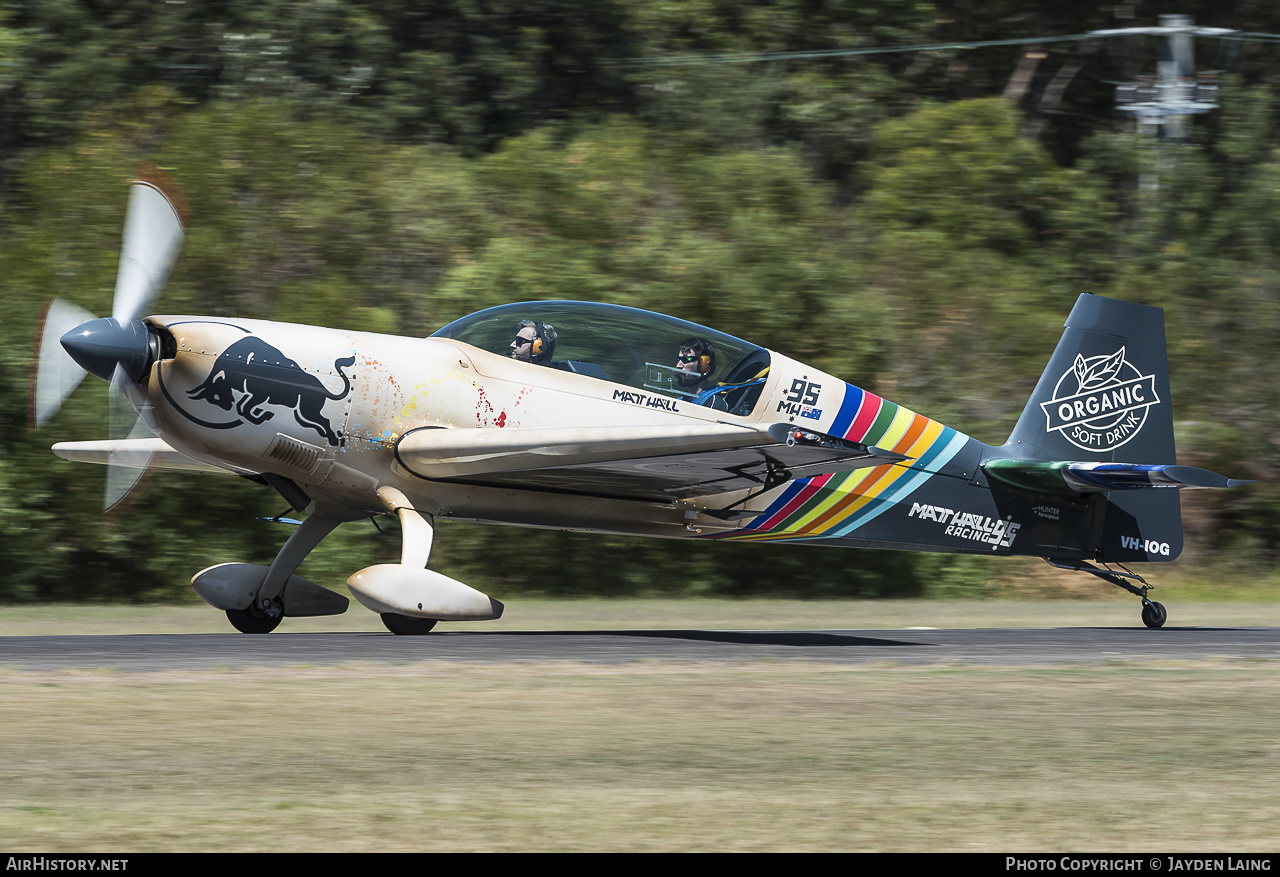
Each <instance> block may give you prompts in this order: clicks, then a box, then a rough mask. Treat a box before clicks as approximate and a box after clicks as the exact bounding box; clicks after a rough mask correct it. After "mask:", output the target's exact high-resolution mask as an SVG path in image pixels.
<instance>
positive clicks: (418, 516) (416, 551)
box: [378, 487, 437, 636]
mask: <svg viewBox="0 0 1280 877" xmlns="http://www.w3.org/2000/svg"><path fill="white" fill-rule="evenodd" d="M378 498H379V499H381V500H382V501H383V503H385V504H386V506H387V508H389V509H393V510H394V511H395V513H396V516H397V517H399V518H400V538H401V542H400V565H401V566H407V567H410V568H411V569H426V568H427V561H429V560H430V559H431V543H432V542H433V541H434V539H435V527H434V526H433V524H432V521H431V516H430V515H424V514H423V513H422V512H420V511H418V510H417V509H413V508H410V503H409V500H408V498H407V497H406V496H405V495H404V494H403V493H401V492H400V491H398V490H396V489H395V488H392V487H380V488H378ZM378 617H379V618H381V619H382V624H383V626H385V627H386V628H387V630H389V631H391V632H392V633H394V634H396V635H397V636H421V635H422V634H424V633H430V632H431V630H432V629H433V628H434V627H435V626H436V623H437V622H436V619H434V618H413V617H411V616H408V615H401V614H399V613H398V612H380V613H378Z"/></svg>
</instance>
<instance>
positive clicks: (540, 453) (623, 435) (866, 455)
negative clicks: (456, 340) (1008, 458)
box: [396, 423, 907, 502]
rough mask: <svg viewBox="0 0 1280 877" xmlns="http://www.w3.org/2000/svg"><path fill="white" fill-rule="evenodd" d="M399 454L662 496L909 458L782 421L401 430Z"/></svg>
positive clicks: (491, 476) (503, 476)
mask: <svg viewBox="0 0 1280 877" xmlns="http://www.w3.org/2000/svg"><path fill="white" fill-rule="evenodd" d="M396 458H397V459H398V460H399V462H400V464H401V465H402V466H403V467H404V468H405V469H407V470H408V471H409V472H411V473H413V474H414V475H417V476H419V477H421V478H428V479H434V480H446V481H463V482H467V483H471V484H487V485H495V486H502V487H518V488H522V489H526V490H527V489H534V490H548V491H557V492H568V493H579V494H588V495H592V496H609V497H622V498H627V499H652V500H658V501H664V502H666V501H671V500H674V499H684V498H687V497H692V496H706V495H710V494H716V493H725V492H728V491H732V490H741V489H743V488H750V487H765V488H769V487H774V486H776V485H778V484H782V483H784V482H786V481H790V480H791V479H793V478H807V477H810V476H814V475H823V474H827V473H831V472H846V471H849V470H851V469H861V468H865V467H869V466H879V465H881V464H884V463H893V462H898V461H900V460H905V459H907V458H906V457H904V456H903V455H902V454H898V453H895V452H893V451H886V450H884V449H882V448H876V447H869V446H867V445H863V444H859V443H857V442H850V441H845V440H844V439H838V438H835V437H834V436H828V435H823V434H821V433H815V432H810V431H808V430H803V429H796V428H795V427H791V426H788V425H787V424H785V423H782V424H774V425H773V426H771V427H768V428H763V429H762V428H756V427H745V426H737V425H734V424H727V423H714V424H703V425H696V426H683V427H667V426H661V427H649V426H643V427H586V428H565V429H521V428H510V429H431V428H426V429H417V430H413V431H411V432H407V433H405V434H404V435H403V436H402V437H401V438H400V440H399V441H398V442H397V443H396Z"/></svg>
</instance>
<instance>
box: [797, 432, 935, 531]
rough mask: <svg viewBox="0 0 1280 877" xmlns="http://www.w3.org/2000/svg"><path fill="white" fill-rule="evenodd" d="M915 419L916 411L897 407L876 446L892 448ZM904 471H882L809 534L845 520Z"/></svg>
mask: <svg viewBox="0 0 1280 877" xmlns="http://www.w3.org/2000/svg"><path fill="white" fill-rule="evenodd" d="M915 419H916V413H915V412H914V411H909V410H907V409H906V408H899V409H898V414H897V416H895V417H894V418H893V423H891V424H889V428H888V429H887V430H885V433H884V435H883V436H882V437H881V439H880V441H878V442H876V447H880V448H892V447H893V446H894V445H896V444H897V443H898V442H900V441H902V439H903V437H904V436H905V435H906V434H907V430H908V429H910V428H911V424H912V423H913V422H914V421H915ZM912 447H915V445H912ZM871 471H872V472H874V471H875V470H874V469H872V470H871ZM905 471H906V470H905V469H901V468H900V469H898V470H897V471H894V470H893V469H890V470H889V471H888V472H886V473H884V475H882V476H881V477H880V480H879V481H877V482H876V483H875V484H873V485H871V487H870V488H869V489H868V491H867V492H866V493H863V494H861V495H860V496H859V497H858V498H857V499H855V500H854V501H853V502H851V503H849V505H848V506H847V507H845V508H843V509H841V510H840V514H838V515H836V516H835V517H833V518H832V519H831V520H829V521H824V522H822V523H821V524H819V525H818V526H817V527H815V528H814V529H813V533H812V534H811V535H814V536H817V535H821V534H822V533H825V532H827V531H828V530H830V529H831V528H832V527H834V526H836V525H838V524H839V523H840V522H841V521H843V520H845V519H846V518H848V517H849V516H850V515H852V514H853V513H854V512H856V511H858V509H860V508H862V507H863V506H865V505H866V504H867V503H869V502H871V500H873V499H875V498H876V497H877V496H879V495H880V494H881V493H883V492H884V490H885V488H887V487H888V486H889V485H891V484H893V483H894V482H895V481H897V480H898V478H899V477H901V475H902V474H903V472H905ZM868 474H869V473H868Z"/></svg>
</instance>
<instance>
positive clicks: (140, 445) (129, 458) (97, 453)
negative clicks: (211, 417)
mask: <svg viewBox="0 0 1280 877" xmlns="http://www.w3.org/2000/svg"><path fill="white" fill-rule="evenodd" d="M53 452H54V453H55V454H57V455H58V456H59V457H61V458H62V459H64V460H70V461H72V462H73V463H98V464H100V465H103V466H127V467H129V468H132V469H178V470H181V471H185V472H221V473H223V474H225V475H230V474H234V473H233V472H232V470H230V469H224V468H222V467H220V466H214V465H212V464H210V463H202V462H200V461H199V460H194V459H192V458H191V457H188V456H187V455H186V454H184V453H182V452H181V451H178V450H175V449H174V448H172V447H170V446H169V445H168V444H167V443H166V442H165V441H164V440H163V439H158V438H145V439H121V440H118V441H96V442H58V443H57V444H56V445H54V446H53Z"/></svg>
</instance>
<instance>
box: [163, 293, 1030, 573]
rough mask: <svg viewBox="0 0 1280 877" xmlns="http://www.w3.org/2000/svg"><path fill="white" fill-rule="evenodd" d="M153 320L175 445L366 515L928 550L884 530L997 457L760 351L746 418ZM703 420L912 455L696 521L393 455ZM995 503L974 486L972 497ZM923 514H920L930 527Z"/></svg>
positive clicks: (404, 353)
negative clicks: (488, 438) (437, 433)
mask: <svg viewBox="0 0 1280 877" xmlns="http://www.w3.org/2000/svg"><path fill="white" fill-rule="evenodd" d="M148 322H149V323H151V324H152V325H154V326H159V327H163V328H165V329H167V330H168V331H169V332H171V333H172V335H173V337H174V339H175V341H176V353H175V355H173V356H172V357H171V358H167V359H162V360H160V361H158V362H156V363H155V364H154V366H153V367H152V369H151V371H150V374H148V375H147V378H146V380H145V381H144V383H143V385H142V387H141V389H142V391H143V392H144V393H145V396H146V399H147V403H148V404H149V405H150V406H151V407H152V411H151V412H148V415H149V417H148V419H149V420H151V421H152V422H153V423H154V424H155V425H156V426H157V427H158V431H159V433H160V435H161V436H162V437H163V438H164V439H165V441H166V442H168V443H169V444H170V445H172V446H173V447H174V448H176V449H177V450H179V451H181V452H183V453H184V454H186V455H188V456H190V457H193V458H195V459H198V460H201V461H204V462H209V463H213V464H216V465H220V466H223V467H225V468H228V469H231V470H232V471H237V472H240V473H242V474H251V473H263V472H270V473H273V474H274V475H277V476H281V477H283V478H287V479H290V480H291V481H293V482H295V483H297V484H298V485H299V486H300V487H301V488H302V489H303V490H304V491H305V492H306V494H307V495H308V496H309V497H311V498H312V499H313V500H315V501H317V502H319V503H321V504H327V505H330V506H335V507H336V506H343V507H346V508H351V509H357V510H365V511H367V512H368V513H369V514H376V513H381V512H383V511H385V509H384V508H383V506H382V505H381V503H380V502H379V501H378V498H377V496H376V493H375V491H376V490H377V488H378V486H379V485H383V484H392V485H394V486H396V487H397V489H400V490H402V491H403V492H404V493H405V494H406V495H407V496H410V497H412V498H413V500H414V502H415V505H416V506H417V507H418V508H420V509H422V510H423V511H425V512H427V513H429V514H432V515H435V516H440V517H448V518H460V519H468V520H477V521H488V522H495V523H509V524H519V525H525V526H541V527H554V528H560V529H577V530H584V531H596V532H613V533H629V534H639V535H651V536H669V537H685V538H695V537H720V538H731V539H745V540H751V541H756V540H777V539H787V540H795V539H799V540H822V541H828V540H837V541H839V542H843V543H845V544H875V545H883V546H885V547H919V546H920V544H921V542H922V541H923V540H918V541H904V540H901V539H900V538H895V531H894V530H893V529H890V528H882V527H876V526H874V524H873V522H875V521H876V520H877V519H879V518H881V517H882V516H883V515H885V514H886V513H890V512H894V511H896V512H898V513H900V514H907V515H909V514H910V509H911V506H912V503H911V502H909V500H910V498H911V497H912V496H914V495H916V494H917V493H918V492H919V490H920V489H921V488H922V487H924V486H925V484H926V483H928V482H929V481H931V480H936V479H935V476H938V475H940V474H941V475H942V478H943V480H944V481H945V482H946V483H948V485H949V486H951V487H953V488H954V487H959V486H961V485H962V484H965V483H967V482H968V481H969V480H972V478H973V475H974V473H975V472H976V469H977V464H978V461H979V458H980V457H981V449H982V448H986V447H987V446H985V445H981V444H980V443H978V442H975V441H974V440H972V439H969V438H968V437H967V436H965V435H963V434H961V433H958V432H956V431H955V430H953V429H951V428H949V427H946V426H944V425H943V424H941V423H938V422H937V421H933V420H930V419H928V418H926V417H923V416H922V415H919V414H916V413H915V412H913V411H910V410H908V409H906V408H903V407H901V406H898V405H896V404H894V403H892V402H890V401H888V400H886V399H883V398H881V397H879V396H876V395H875V394H872V393H869V392H866V391H864V390H862V389H860V388H858V387H856V386H853V385H851V384H847V383H845V382H844V381H842V380H839V379H838V378H835V377H834V376H832V375H829V374H827V373H825V372H822V371H820V370H818V369H815V368H813V367H811V366H808V365H806V364H804V363H801V362H798V361H796V360H793V359H790V358H788V357H786V356H783V355H781V354H778V353H776V352H773V351H762V349H759V348H757V349H756V350H757V351H762V352H763V353H764V361H765V362H767V368H766V370H765V372H764V373H763V374H760V375H753V377H756V378H757V380H758V383H759V385H760V386H759V390H758V398H757V399H756V400H755V402H754V404H753V405H752V406H751V409H750V411H749V412H746V413H734V412H732V411H726V410H719V409H717V408H715V407H711V406H710V405H706V404H694V402H693V401H692V399H691V398H689V397H686V396H681V395H677V394H675V393H671V392H662V391H661V390H662V387H661V385H660V384H659V385H655V386H657V388H658V389H656V390H655V389H654V388H652V387H650V386H648V385H646V384H645V383H643V380H642V379H640V378H637V379H634V380H628V381H626V382H623V381H617V380H609V379H607V378H606V377H603V376H600V375H598V374H597V375H593V374H580V373H574V372H572V371H567V370H562V369H557V368H552V367H546V366H544V365H536V364H531V363H528V362H520V361H516V360H514V359H512V358H511V357H510V356H504V355H501V354H499V353H494V352H491V351H490V350H484V349H481V348H479V347H477V346H474V345H472V344H468V343H466V342H464V341H460V340H457V339H454V338H443V337H432V338H425V339H423V338H407V337H401V336H390V335H378V334H372V333H364V332H350V331H344V330H337V329H328V328H321V327H314V326H302V325H295V324H287V323H276V322H266V321H255V320H239V319H226V318H217V317H196V316H157V317H151V318H149V320H148ZM755 355H757V356H758V355H759V354H758V353H757V354H755ZM654 358H655V359H656V358H657V355H654ZM615 368H616V367H615ZM651 370H652V369H651ZM740 410H741V409H740ZM690 422H695V423H696V422H704V423H735V422H737V423H743V424H756V425H758V424H761V423H764V424H769V423H776V422H784V423H794V424H798V425H801V426H803V427H804V428H807V429H812V430H816V431H818V432H822V433H826V434H831V435H836V436H840V437H846V438H848V439H850V440H853V441H858V442H863V443H865V444H868V445H876V446H878V447H881V448H884V449H887V450H893V451H896V452H898V453H901V454H903V455H905V456H907V457H908V458H909V460H908V461H906V462H905V463H904V464H899V465H883V466H877V467H874V468H866V469H860V470H856V471H852V472H846V473H837V474H835V475H829V476H821V477H817V478H808V479H800V480H796V481H791V482H789V483H786V484H783V485H781V486H777V487H772V488H771V489H768V490H754V491H753V490H745V491H736V492H733V493H729V494H723V495H717V496H715V497H711V498H708V499H707V500H706V501H703V502H701V503H700V505H701V506H702V507H704V508H712V509H714V508H721V507H724V506H726V505H730V504H735V503H736V504H737V508H738V509H739V511H740V514H739V515H738V516H736V517H732V518H729V519H725V520H722V519H719V518H716V517H714V516H708V515H705V514H694V515H691V514H690V511H691V505H690V504H689V503H674V502H673V503H656V502H651V501H637V500H634V499H620V498H616V497H609V496H604V495H598V494H595V493H593V492H592V491H591V490H590V489H589V488H587V489H581V490H569V491H564V490H557V491H554V492H551V493H548V492H547V491H546V490H543V489H539V488H538V487H536V486H533V485H531V486H529V487H528V488H522V487H521V486H520V485H518V484H516V485H513V484H510V483H507V484H504V485H502V486H501V487H495V486H490V485H485V484H483V483H467V482H465V481H463V482H459V481H457V480H432V479H429V478H424V477H421V475H420V474H415V472H414V471H412V470H411V469H410V468H408V467H406V466H405V465H403V463H402V461H401V460H399V459H398V458H397V454H396V450H395V449H396V442H397V441H398V439H399V438H400V437H401V436H402V435H404V434H405V433H407V432H410V431H413V430H418V429H424V428H443V429H507V428H532V429H542V428H567V427H581V428H584V429H590V428H598V427H601V426H619V427H625V426H645V425H652V426H663V425H671V426H675V425H679V424H687V423H690ZM984 493H985V490H983V491H975V492H973V494H972V497H971V498H972V500H973V502H977V501H978V500H979V499H980V498H981V494H984ZM917 498H918V497H917ZM954 504H955V503H953V505H954ZM971 504H972V503H971ZM697 505H698V504H694V507H693V510H694V511H698V510H699V509H698V508H697ZM916 505H917V506H918V505H919V503H916ZM928 505H929V506H930V508H931V509H932V508H933V507H934V506H935V505H938V504H937V503H933V502H930V503H928ZM953 512H955V510H953ZM920 514H921V512H920V511H919V509H917V513H916V517H919V515H920ZM926 514H935V513H934V512H932V511H931V512H929V513H926ZM958 514H964V515H965V516H966V517H965V518H964V520H965V522H966V526H965V527H962V528H957V530H956V532H957V533H960V532H963V533H964V535H965V536H966V537H970V539H971V541H973V545H972V550H982V551H984V552H985V551H991V550H996V551H1000V552H1001V553H1004V552H1005V551H1007V550H1008V548H1009V545H1008V544H1007V543H1008V542H1009V541H1010V540H1008V539H1007V537H1005V532H1004V528H1003V527H1002V526H1000V525H994V526H993V525H992V522H994V521H999V520H1000V518H999V515H998V514H997V513H996V512H995V510H994V509H985V510H984V509H980V508H977V507H975V508H974V510H973V511H972V512H961V513H958ZM894 517H895V518H896V517H897V515H895V516H894ZM957 520H959V518H957ZM975 525H976V527H975ZM984 526H985V531H983V527H984ZM993 531H994V532H993ZM1002 537H1005V538H1003V539H1002ZM978 538H981V539H983V540H987V541H984V542H982V543H979V542H977V541H976V540H977V539H978ZM1001 541H1004V542H1005V543H1006V544H1004V545H1001V544H1000V543H1001ZM960 547H961V549H962V550H963V549H964V547H965V546H963V545H961V546H960Z"/></svg>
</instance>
